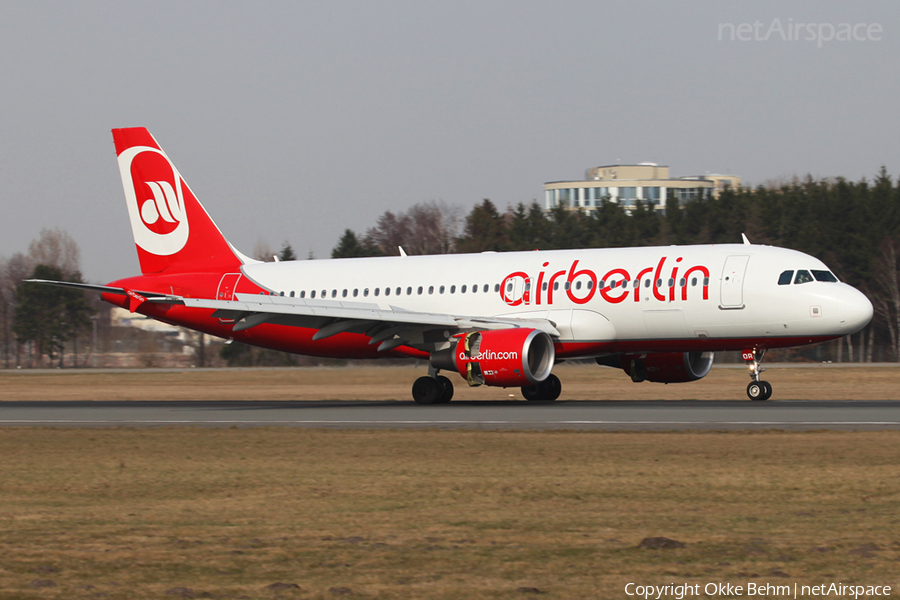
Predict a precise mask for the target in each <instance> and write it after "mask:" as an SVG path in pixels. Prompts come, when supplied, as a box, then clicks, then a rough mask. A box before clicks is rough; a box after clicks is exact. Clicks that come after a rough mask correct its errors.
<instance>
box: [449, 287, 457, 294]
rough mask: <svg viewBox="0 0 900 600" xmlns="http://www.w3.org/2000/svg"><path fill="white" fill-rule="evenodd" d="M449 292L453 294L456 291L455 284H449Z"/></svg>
mask: <svg viewBox="0 0 900 600" xmlns="http://www.w3.org/2000/svg"><path fill="white" fill-rule="evenodd" d="M450 293H451V294H455V293H456V286H455V285H451V286H450Z"/></svg>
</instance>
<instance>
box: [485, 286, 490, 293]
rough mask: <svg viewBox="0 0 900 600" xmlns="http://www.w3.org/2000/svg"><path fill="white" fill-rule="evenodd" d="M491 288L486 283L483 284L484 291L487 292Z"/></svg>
mask: <svg viewBox="0 0 900 600" xmlns="http://www.w3.org/2000/svg"><path fill="white" fill-rule="evenodd" d="M490 289H491V286H490V285H488V284H484V293H485V294H487V293H488V292H489V291H490Z"/></svg>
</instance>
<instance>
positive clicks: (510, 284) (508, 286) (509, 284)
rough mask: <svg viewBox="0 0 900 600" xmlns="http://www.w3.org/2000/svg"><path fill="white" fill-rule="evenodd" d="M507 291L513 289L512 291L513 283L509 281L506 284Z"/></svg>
mask: <svg viewBox="0 0 900 600" xmlns="http://www.w3.org/2000/svg"><path fill="white" fill-rule="evenodd" d="M506 291H507V292H511V291H512V283H507V284H506Z"/></svg>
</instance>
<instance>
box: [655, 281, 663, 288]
mask: <svg viewBox="0 0 900 600" xmlns="http://www.w3.org/2000/svg"><path fill="white" fill-rule="evenodd" d="M656 287H662V279H657V280H656Z"/></svg>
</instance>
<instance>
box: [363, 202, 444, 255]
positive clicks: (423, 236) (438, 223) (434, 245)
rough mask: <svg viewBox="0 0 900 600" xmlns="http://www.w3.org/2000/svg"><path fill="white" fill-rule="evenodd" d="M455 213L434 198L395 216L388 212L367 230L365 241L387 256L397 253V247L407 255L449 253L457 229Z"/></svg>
mask: <svg viewBox="0 0 900 600" xmlns="http://www.w3.org/2000/svg"><path fill="white" fill-rule="evenodd" d="M458 213H459V211H458V210H455V209H453V208H450V207H448V206H447V205H446V204H444V203H443V202H437V201H433V202H422V203H419V204H416V205H415V206H413V207H412V208H410V209H409V210H407V211H405V212H401V213H398V214H396V215H395V214H394V213H392V212H391V211H387V212H385V213H384V214H383V215H381V216H380V217H379V218H378V223H377V225H376V226H375V227H372V228H371V229H369V230H368V231H367V232H366V237H365V243H366V244H370V245H372V246H375V247H377V248H378V249H379V250H381V252H382V253H384V254H387V255H396V254H398V253H399V250H398V246H403V249H404V250H405V251H406V253H407V254H448V253H450V252H452V251H453V248H454V243H455V240H456V236H457V235H458V232H459V218H458V217H457V214H458Z"/></svg>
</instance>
